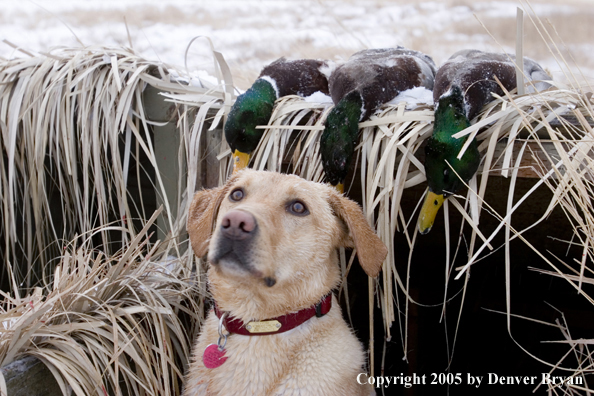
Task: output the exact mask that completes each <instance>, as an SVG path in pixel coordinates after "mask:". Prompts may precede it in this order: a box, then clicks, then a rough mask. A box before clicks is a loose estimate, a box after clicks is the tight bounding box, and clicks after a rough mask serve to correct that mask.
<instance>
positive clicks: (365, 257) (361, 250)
mask: <svg viewBox="0 0 594 396" xmlns="http://www.w3.org/2000/svg"><path fill="white" fill-rule="evenodd" d="M329 202H330V206H331V207H332V210H333V211H334V213H335V214H336V215H337V216H338V217H339V218H341V219H342V220H343V221H344V222H345V223H346V224H347V226H348V228H349V231H350V234H351V236H352V242H353V244H354V246H350V247H355V248H356V249H357V257H359V263H360V264H361V267H363V270H364V271H365V273H366V274H367V275H369V276H371V277H372V278H375V277H376V276H377V275H378V274H379V272H380V270H381V268H382V263H383V261H384V259H385V258H386V255H387V254H388V248H386V245H384V243H383V242H382V241H381V239H379V237H378V236H377V235H376V234H375V232H374V231H373V230H372V229H371V227H370V226H369V223H367V220H365V217H364V216H363V211H362V210H361V207H360V206H359V205H358V204H357V203H356V202H354V201H351V200H350V199H348V198H346V197H343V196H341V195H338V194H331V195H330V198H329Z"/></svg>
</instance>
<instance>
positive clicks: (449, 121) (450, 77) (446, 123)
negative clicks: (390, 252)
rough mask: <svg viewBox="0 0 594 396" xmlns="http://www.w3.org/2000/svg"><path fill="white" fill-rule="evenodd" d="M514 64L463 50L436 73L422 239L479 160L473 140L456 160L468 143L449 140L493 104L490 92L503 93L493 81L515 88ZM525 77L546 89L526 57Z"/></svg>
mask: <svg viewBox="0 0 594 396" xmlns="http://www.w3.org/2000/svg"><path fill="white" fill-rule="evenodd" d="M514 62H515V57H513V56H508V55H507V54H500V53H487V52H482V51H478V50H463V51H459V52H457V53H455V54H454V55H452V57H450V59H448V60H447V61H446V63H444V64H443V66H441V67H440V68H439V70H438V71H437V74H436V76H435V86H434V88H433V100H434V104H435V123H434V127H433V134H432V136H431V137H430V138H429V139H428V142H427V145H426V146H425V174H426V176H427V184H428V185H429V191H428V193H427V196H426V197H425V202H424V204H423V207H422V209H421V213H420V214H419V222H418V225H419V231H420V232H421V234H426V233H428V232H429V231H430V230H431V227H432V226H433V221H434V220H435V216H436V214H437V212H438V211H439V208H441V205H442V204H443V202H444V200H445V199H446V198H447V197H448V196H450V195H452V194H454V193H456V192H458V191H459V190H460V189H462V188H463V187H464V184H465V183H468V181H469V180H470V179H471V178H472V176H474V174H475V173H476V171H477V169H478V166H479V163H480V160H481V157H480V154H479V151H478V144H477V142H476V139H475V140H474V141H473V142H471V144H470V146H469V147H468V148H467V150H466V151H465V153H464V155H463V156H462V158H461V159H458V158H457V156H458V153H459V152H460V149H461V148H462V146H463V145H464V143H465V141H466V139H455V138H454V137H452V135H454V134H455V133H457V132H460V131H462V130H463V129H465V128H467V127H468V126H470V120H472V119H473V118H474V117H476V116H477V115H478V113H479V112H480V110H481V109H482V108H483V106H484V105H486V104H487V103H489V102H490V101H492V100H493V99H494V98H493V96H492V93H496V94H498V95H503V94H504V93H503V90H502V89H501V87H500V86H499V84H498V83H497V82H496V80H495V76H497V78H498V79H499V81H500V82H501V84H502V85H503V86H504V87H505V89H507V90H508V91H510V90H512V89H514V88H516V66H515V64H514ZM524 74H525V75H526V77H528V78H529V79H530V80H534V81H535V84H534V85H535V87H536V89H537V90H542V89H545V88H547V87H548V86H549V84H547V83H546V82H544V81H542V80H551V77H549V76H548V74H547V73H546V72H545V71H544V70H543V68H542V67H541V66H540V65H539V64H538V63H536V62H535V61H533V60H531V59H529V58H524ZM537 80H538V81H537ZM450 166H451V168H450Z"/></svg>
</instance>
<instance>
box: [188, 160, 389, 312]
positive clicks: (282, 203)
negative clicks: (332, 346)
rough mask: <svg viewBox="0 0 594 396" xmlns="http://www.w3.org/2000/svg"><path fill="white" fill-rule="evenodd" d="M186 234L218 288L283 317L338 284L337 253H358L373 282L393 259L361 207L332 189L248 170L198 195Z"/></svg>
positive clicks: (292, 178) (272, 173) (213, 283)
mask: <svg viewBox="0 0 594 396" xmlns="http://www.w3.org/2000/svg"><path fill="white" fill-rule="evenodd" d="M188 232H189V234H190V240H191V243H192V248H193V250H194V253H195V254H196V255H197V256H199V257H202V256H205V255H207V254H208V256H207V258H208V261H209V263H210V264H211V271H210V272H209V280H210V283H211V285H212V286H213V288H215V289H226V292H225V294H226V295H227V294H229V293H231V292H233V295H234V296H237V298H238V299H243V298H247V297H246V296H247V295H244V296H243V297H240V296H241V295H242V291H243V290H248V291H249V294H250V295H251V296H253V297H252V298H253V299H255V303H258V301H257V300H258V299H260V298H261V299H263V300H267V301H269V300H270V299H271V298H272V299H274V300H276V302H277V303H278V304H277V305H279V310H281V311H282V310H283V309H284V310H286V309H295V308H302V307H295V306H293V305H294V304H297V305H303V306H308V305H311V304H312V303H315V302H316V299H319V298H320V297H321V296H323V295H324V294H326V293H328V292H329V291H330V290H331V289H332V288H333V287H335V286H336V285H337V284H338V282H339V281H340V276H339V270H338V266H337V265H336V263H337V255H336V248H338V247H341V246H344V247H355V248H356V249H357V255H358V257H359V262H360V263H361V266H362V267H363V269H364V270H365V272H366V273H367V274H368V275H370V276H373V277H375V276H377V274H378V273H379V271H380V269H381V264H382V262H383V260H384V258H385V256H386V253H387V249H386V247H385V245H384V244H383V243H382V242H381V240H380V239H379V238H378V237H377V236H376V235H375V233H374V232H373V230H372V229H371V228H370V227H369V225H368V223H367V221H366V220H365V218H364V217H363V213H362V211H361V208H360V207H359V205H357V204H356V203H355V202H353V201H351V200H349V199H347V198H345V197H343V196H342V195H340V194H338V193H337V192H336V190H335V189H333V188H332V187H330V186H328V185H324V184H321V183H313V182H309V181H306V180H304V179H301V178H300V177H297V176H294V175H284V174H280V173H274V172H262V171H260V172H259V171H254V170H244V171H242V172H240V173H238V174H237V175H236V176H234V177H232V178H231V179H230V180H229V181H228V182H227V184H225V185H224V186H222V187H219V188H215V189H211V190H203V191H199V192H197V193H196V194H195V195H194V199H193V202H192V205H191V208H190V213H189V217H188ZM219 291H220V290H219ZM214 292H215V291H213V293H214ZM283 296H284V297H283ZM215 297H216V298H217V299H220V298H221V297H217V296H215ZM222 298H223V299H224V300H229V299H230V298H232V297H231V296H229V295H227V296H223V297H222ZM310 300H313V302H312V301H310ZM244 303H245V301H244ZM222 304H224V302H222ZM280 306H285V307H284V308H283V309H281V308H280Z"/></svg>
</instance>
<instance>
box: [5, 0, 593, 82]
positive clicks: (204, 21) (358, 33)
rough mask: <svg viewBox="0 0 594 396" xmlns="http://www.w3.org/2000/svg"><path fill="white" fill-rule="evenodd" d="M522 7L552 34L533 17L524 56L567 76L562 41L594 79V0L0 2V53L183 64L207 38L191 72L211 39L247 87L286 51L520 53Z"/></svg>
mask: <svg viewBox="0 0 594 396" xmlns="http://www.w3.org/2000/svg"><path fill="white" fill-rule="evenodd" d="M517 7H523V8H524V9H525V10H526V11H527V12H528V13H529V14H532V15H534V13H535V14H536V15H538V17H539V18H540V21H542V23H543V24H544V26H545V27H546V28H547V29H548V31H549V32H550V34H551V36H552V39H550V38H548V37H547V38H546V40H545V39H543V38H542V37H541V35H540V33H539V32H538V30H537V29H536V28H535V27H534V24H533V22H532V21H531V19H530V18H529V17H528V15H527V16H526V18H525V36H524V46H525V49H524V54H525V55H526V56H529V57H531V58H533V59H536V60H538V61H539V62H541V63H542V64H543V65H544V66H545V67H546V68H547V69H548V70H549V71H550V72H551V73H553V74H554V77H555V79H557V80H561V81H568V78H567V77H566V76H565V75H564V73H563V71H562V70H563V67H564V64H563V63H559V62H558V60H556V59H555V58H554V57H553V55H552V53H551V51H550V50H549V49H548V48H547V44H548V45H553V44H556V45H557V46H558V47H559V49H560V50H561V52H562V54H563V56H564V58H565V59H566V60H567V62H568V63H569V64H570V66H571V67H572V70H574V73H575V74H576V76H577V77H578V79H580V80H583V79H584V78H585V79H590V78H594V45H593V44H592V39H591V38H592V37H593V36H594V26H593V25H594V1H592V0H589V1H586V0H581V1H579V0H565V1H560V0H549V1H544V0H543V1H539V0H534V1H532V2H530V3H526V2H520V1H487V0H474V1H471V0H446V1H414V2H413V1H404V0H392V1H388V0H343V1H322V0H318V1H314V0H299V1H298V0H295V1H280V0H279V1H256V0H236V1H225V0H219V1H215V0H211V1H159V2H151V1H63V0H52V1H39V0H37V1H30V0H22V1H13V0H10V1H7V0H0V57H1V58H5V59H10V58H14V57H26V56H27V55H25V54H24V53H23V52H21V51H19V50H18V49H15V48H14V47H13V46H12V45H14V46H17V47H19V48H22V49H24V50H26V51H28V52H30V53H33V54H37V53H43V52H47V51H50V50H51V49H52V48H53V47H59V46H66V47H73V46H94V45H102V46H126V47H130V46H132V48H133V49H134V50H135V51H136V52H137V53H138V54H139V55H141V56H143V57H145V58H147V59H151V60H160V61H162V62H164V63H167V64H169V65H171V66H174V67H178V68H183V67H184V56H185V52H186V48H187V47H188V44H189V43H190V41H191V40H192V39H193V38H194V37H198V36H201V37H202V38H200V39H198V40H195V41H194V42H193V44H192V45H191V47H190V48H189V51H188V58H187V66H188V69H189V71H198V70H206V71H207V72H212V64H213V61H212V56H211V52H210V43H209V41H208V39H210V41H211V42H212V45H213V46H214V48H215V49H216V50H217V51H219V52H221V53H222V54H223V56H224V57H225V59H226V60H227V62H228V64H229V66H230V67H231V70H232V74H233V78H234V83H235V85H236V86H237V87H239V88H242V89H245V88H247V87H249V85H251V82H252V81H253V80H254V79H255V77H256V76H257V75H258V72H259V70H260V69H261V68H262V67H263V66H264V65H266V64H267V63H270V62H271V61H273V60H275V59H277V58H279V57H281V56H286V57H288V58H301V57H309V58H324V59H331V60H334V61H339V62H340V61H341V60H345V59H347V58H348V57H349V56H350V55H351V54H352V53H354V52H356V51H358V50H361V49H364V48H374V47H375V48H379V47H391V46H396V45H404V46H406V47H409V48H412V49H416V50H419V51H423V52H425V53H427V54H429V55H431V56H432V57H433V58H434V60H435V62H436V63H437V64H438V65H439V64H441V63H442V62H444V61H445V60H446V59H447V58H448V57H449V56H450V55H451V54H452V53H454V52H455V51H457V50H460V49H464V48H478V49H482V50H488V51H497V52H501V51H503V50H505V51H508V52H512V53H513V52H514V51H515V38H516V9H517ZM536 23H540V22H538V21H537V22H536ZM483 25H484V26H483ZM553 26H554V28H553ZM541 30H542V27H541ZM128 32H129V35H128ZM543 34H545V33H543ZM557 34H558V36H557ZM207 38H208V39H207ZM9 43H11V44H12V45H10V44H9ZM560 64H561V65H562V66H563V67H561V66H560ZM582 76H583V77H582ZM569 80H571V79H569Z"/></svg>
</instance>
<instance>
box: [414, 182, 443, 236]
mask: <svg viewBox="0 0 594 396" xmlns="http://www.w3.org/2000/svg"><path fill="white" fill-rule="evenodd" d="M443 201H445V197H444V196H443V194H440V195H438V194H435V193H434V192H432V191H427V196H426V197H425V202H424V203H423V207H422V208H421V213H419V232H420V233H421V234H423V235H424V234H427V233H428V232H429V231H431V227H433V222H434V221H435V216H437V212H439V208H441V205H443Z"/></svg>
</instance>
